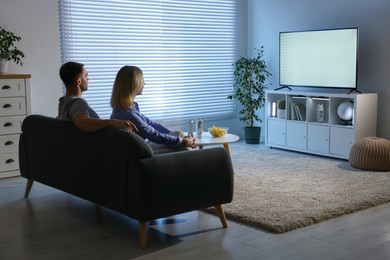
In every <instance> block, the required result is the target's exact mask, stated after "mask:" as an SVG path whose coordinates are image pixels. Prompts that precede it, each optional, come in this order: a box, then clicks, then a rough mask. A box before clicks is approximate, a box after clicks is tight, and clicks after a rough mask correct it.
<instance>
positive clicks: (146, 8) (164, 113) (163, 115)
mask: <svg viewBox="0 0 390 260" xmlns="http://www.w3.org/2000/svg"><path fill="white" fill-rule="evenodd" d="M235 11H236V0H203V1H202V0H200V1H177V0H174V1H173V0H159V1H157V0H149V1H124V0H98V1H96V0H93V1H92V0H59V14H60V35H61V51H62V62H67V61H71V60H72V61H77V62H81V63H83V64H84V65H85V68H86V69H87V70H88V73H89V88H88V91H86V92H84V93H83V97H84V98H85V99H86V100H87V101H88V103H89V104H90V105H91V107H92V108H93V109H94V110H95V111H96V112H97V113H98V114H99V116H101V117H102V118H108V117H109V116H110V115H111V110H112V109H111V107H110V97H111V91H112V85H113V83H114V79H115V75H116V73H117V71H118V70H119V69H120V68H121V67H122V66H124V65H134V66H138V67H140V68H141V69H142V71H143V72H144V78H145V83H146V85H145V89H144V91H143V94H142V95H141V96H137V98H136V101H137V102H138V103H139V105H140V109H141V112H142V113H144V114H145V115H147V116H148V117H150V118H152V119H154V120H160V121H162V122H166V123H168V122H178V121H182V120H185V119H189V118H191V119H194V118H203V119H217V118H226V117H230V116H234V109H235V104H234V102H233V101H231V100H228V99H227V96H228V95H229V94H231V93H232V91H233V87H232V85H233V66H232V63H233V62H234V59H235V56H236V55H235V42H236V40H235V35H236V13H235Z"/></svg>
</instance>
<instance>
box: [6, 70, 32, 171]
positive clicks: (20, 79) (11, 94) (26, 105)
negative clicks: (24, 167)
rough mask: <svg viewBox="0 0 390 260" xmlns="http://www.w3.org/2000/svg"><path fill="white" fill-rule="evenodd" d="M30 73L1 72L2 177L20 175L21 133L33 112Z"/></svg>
mask: <svg viewBox="0 0 390 260" xmlns="http://www.w3.org/2000/svg"><path fill="white" fill-rule="evenodd" d="M30 77H31V76H30V75H26V74H0V178H4V177H11V176H17V175H20V173H19V156H18V147H19V135H20V133H21V126H22V122H23V119H24V118H25V117H26V115H28V114H31V108H30V107H31V106H30V85H29V84H30V81H29V79H30Z"/></svg>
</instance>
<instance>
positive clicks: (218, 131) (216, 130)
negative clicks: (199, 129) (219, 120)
mask: <svg viewBox="0 0 390 260" xmlns="http://www.w3.org/2000/svg"><path fill="white" fill-rule="evenodd" d="M208 130H209V133H210V134H211V135H212V136H214V137H221V136H224V135H225V134H226V133H227V132H228V130H229V128H227V127H217V126H214V125H213V126H212V127H209V128H208Z"/></svg>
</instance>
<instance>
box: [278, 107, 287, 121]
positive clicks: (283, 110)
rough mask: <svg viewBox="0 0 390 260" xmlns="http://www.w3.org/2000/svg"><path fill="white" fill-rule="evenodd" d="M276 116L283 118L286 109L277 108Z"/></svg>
mask: <svg viewBox="0 0 390 260" xmlns="http://www.w3.org/2000/svg"><path fill="white" fill-rule="evenodd" d="M276 114H277V116H278V118H280V119H285V118H286V109H278V111H277V112H276Z"/></svg>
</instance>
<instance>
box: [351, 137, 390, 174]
mask: <svg viewBox="0 0 390 260" xmlns="http://www.w3.org/2000/svg"><path fill="white" fill-rule="evenodd" d="M349 164H350V165H351V166H352V167H354V168H357V169H362V170H373V171H390V141H389V140H386V139H383V138H379V137H366V138H363V139H361V140H359V141H357V142H356V143H355V144H354V145H353V146H352V148H351V151H350V153H349Z"/></svg>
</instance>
